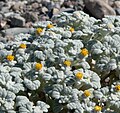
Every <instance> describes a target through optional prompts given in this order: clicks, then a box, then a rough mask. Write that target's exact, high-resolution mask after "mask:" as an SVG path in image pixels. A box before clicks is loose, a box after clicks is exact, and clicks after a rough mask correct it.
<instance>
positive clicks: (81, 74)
mask: <svg viewBox="0 0 120 113" xmlns="http://www.w3.org/2000/svg"><path fill="white" fill-rule="evenodd" d="M75 76H76V78H77V79H82V78H83V73H81V72H78V73H76V75H75Z"/></svg>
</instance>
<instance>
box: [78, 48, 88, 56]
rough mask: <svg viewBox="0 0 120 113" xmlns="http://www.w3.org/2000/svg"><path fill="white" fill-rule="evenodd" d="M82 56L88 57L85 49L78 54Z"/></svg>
mask: <svg viewBox="0 0 120 113" xmlns="http://www.w3.org/2000/svg"><path fill="white" fill-rule="evenodd" d="M80 53H81V54H82V55H83V56H87V55H88V50H87V49H86V48H83V49H82V50H81V52H80Z"/></svg>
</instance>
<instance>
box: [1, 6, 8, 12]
mask: <svg viewBox="0 0 120 113" xmlns="http://www.w3.org/2000/svg"><path fill="white" fill-rule="evenodd" d="M1 11H2V12H4V13H5V12H9V7H7V6H6V7H2V9H1Z"/></svg>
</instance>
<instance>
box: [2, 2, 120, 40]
mask: <svg viewBox="0 0 120 113" xmlns="http://www.w3.org/2000/svg"><path fill="white" fill-rule="evenodd" d="M75 10H83V11H84V12H86V13H88V14H89V15H90V16H93V17H95V18H99V19H102V18H103V17H104V16H105V15H120V1H119V0H0V35H1V36H0V37H1V38H0V40H3V39H5V38H2V37H9V38H8V39H11V38H12V37H13V34H16V33H19V32H28V31H29V29H30V28H31V27H32V23H35V22H37V21H41V20H42V21H45V20H50V19H51V18H52V17H53V16H54V15H56V14H59V13H61V12H64V11H65V12H68V13H72V12H73V11H75Z"/></svg>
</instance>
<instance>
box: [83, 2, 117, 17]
mask: <svg viewBox="0 0 120 113" xmlns="http://www.w3.org/2000/svg"><path fill="white" fill-rule="evenodd" d="M84 3H85V6H86V8H87V9H88V10H89V11H90V13H91V14H92V15H93V16H94V17H96V18H99V19H101V18H103V17H104V16H105V15H116V13H115V11H114V9H113V8H112V7H111V6H109V5H108V4H107V3H105V2H104V1H103V0H84Z"/></svg>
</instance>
